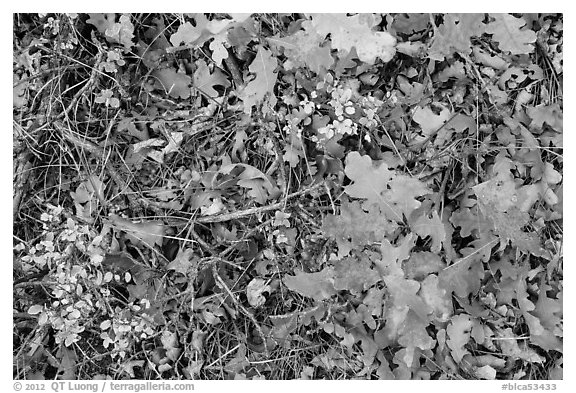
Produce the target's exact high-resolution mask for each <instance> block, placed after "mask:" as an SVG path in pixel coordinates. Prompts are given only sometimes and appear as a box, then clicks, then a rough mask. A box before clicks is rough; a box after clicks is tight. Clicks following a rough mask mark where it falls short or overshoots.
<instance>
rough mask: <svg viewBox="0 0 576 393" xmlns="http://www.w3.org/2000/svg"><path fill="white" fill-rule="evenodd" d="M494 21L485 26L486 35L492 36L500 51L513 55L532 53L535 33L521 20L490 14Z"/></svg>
mask: <svg viewBox="0 0 576 393" xmlns="http://www.w3.org/2000/svg"><path fill="white" fill-rule="evenodd" d="M491 15H492V16H493V17H494V18H495V20H494V21H493V22H490V23H489V24H488V25H487V26H486V33H488V34H492V38H493V39H494V41H496V42H498V47H499V48H500V50H502V51H506V52H510V53H511V54H513V55H522V54H526V53H531V52H532V51H534V43H535V42H536V33H535V32H534V31H532V30H530V29H528V28H524V29H523V28H522V27H523V26H524V25H526V21H525V20H524V19H523V18H516V17H515V16H512V15H510V14H491Z"/></svg>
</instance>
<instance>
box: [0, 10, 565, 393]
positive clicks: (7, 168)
mask: <svg viewBox="0 0 576 393" xmlns="http://www.w3.org/2000/svg"><path fill="white" fill-rule="evenodd" d="M166 6H168V7H169V11H170V12H174V11H180V12H183V11H193V12H294V10H296V11H298V12H514V11H516V12H518V11H521V12H544V11H548V12H564V26H565V31H564V34H565V36H566V39H565V41H564V42H565V44H564V62H565V63H564V64H565V65H564V69H566V70H570V69H572V68H571V66H570V64H574V62H573V59H572V58H573V52H572V49H571V48H572V44H573V42H574V34H573V29H572V25H571V21H572V14H571V13H570V12H568V11H569V9H568V4H567V2H559V1H556V2H554V3H551V2H541V1H540V2H535V1H530V2H528V1H521V0H514V1H502V0H500V1H493V0H491V1H477V2H470V1H467V2H438V1H422V0H412V1H397V2H389V1H382V0H380V1H378V2H376V1H372V0H371V1H362V2H360V1H355V2H351V1H346V2H338V3H336V2H314V1H313V0H292V1H289V0H286V1H283V2H280V1H277V2H273V3H272V2H263V1H258V2H253V1H252V2H247V1H239V0H235V1H233V0H227V1H218V2H196V1H194V0H188V1H186V2H184V1H180V0H178V1H170V2H169V3H168V4H166V3H162V2H159V1H156V2H148V3H144V2H137V3H136V2H127V1H124V2H119V1H117V0H116V1H109V0H99V1H95V2H91V3H81V2H78V1H77V0H76V1H50V2H46V1H39V0H29V1H26V2H20V3H17V2H10V3H9V4H2V7H6V8H8V11H9V12H3V13H2V14H1V15H2V22H3V23H2V24H1V25H0V26H1V28H2V30H4V34H2V45H3V48H2V49H3V50H2V52H0V53H2V54H3V55H4V56H5V61H3V62H1V63H0V64H1V66H2V67H3V68H5V71H3V72H2V74H1V75H3V78H2V80H3V85H4V88H3V89H2V92H3V94H2V119H3V122H2V124H3V126H4V127H2V128H3V129H4V134H5V137H4V138H5V139H4V142H3V143H0V149H2V150H1V153H0V154H1V157H4V158H5V160H6V161H8V157H11V156H12V151H11V149H10V148H11V146H12V144H11V143H8V138H10V136H11V129H12V126H11V120H12V103H11V102H12V98H11V96H9V93H10V92H11V90H12V76H11V75H12V72H11V70H9V67H10V62H9V61H8V55H9V54H10V53H12V13H13V12H54V11H55V10H56V11H58V12H63V11H65V12H78V11H79V10H81V11H82V12H88V11H89V12H110V11H114V12H133V11H138V12H167V11H163V10H162V9H164V10H166ZM572 87H574V85H573V77H572V74H571V72H570V71H568V73H565V81H564V91H565V94H564V106H565V107H566V108H568V110H567V111H566V112H565V113H564V123H565V125H564V128H566V130H567V132H566V133H565V134H564V144H565V146H573V142H574V141H573V139H574V136H573V133H574V132H576V131H573V130H571V126H572V125H573V124H574V118H573V112H572V111H573V110H574V109H572V108H573V107H572V105H571V104H570V103H571V102H572V103H573V102H574V100H573V98H572V92H574V90H572ZM10 140H11V139H10ZM564 157H565V164H564V172H563V173H564V175H565V176H566V174H569V175H570V176H567V177H566V178H565V179H564V194H565V195H566V197H567V198H566V201H567V203H566V204H565V206H564V212H565V220H564V222H565V223H566V225H565V228H564V237H565V239H567V240H568V241H567V242H565V245H566V246H567V247H566V248H565V251H566V255H567V257H566V258H565V260H566V261H567V263H566V264H564V269H565V274H564V275H565V276H568V277H571V276H573V273H574V267H573V263H574V261H573V259H572V257H570V256H571V255H574V253H573V249H572V247H571V245H572V244H573V243H572V241H573V240H572V239H573V237H572V235H573V225H574V221H573V218H574V208H573V205H572V204H571V193H572V191H573V190H574V188H573V186H574V183H573V174H574V173H576V172H575V171H574V169H570V168H573V167H574V162H573V157H572V154H571V151H570V150H568V151H567V152H566V154H564ZM0 173H1V176H2V184H6V186H7V187H6V190H8V189H11V188H8V182H9V178H10V177H11V165H10V164H9V163H8V162H5V163H4V164H3V166H2V170H0ZM2 200H4V203H3V204H2V205H1V206H4V209H9V207H10V209H9V211H8V212H7V213H6V214H10V217H12V210H11V206H12V197H11V194H10V193H8V192H6V193H3V194H2ZM3 221H4V224H2V226H1V228H2V236H0V241H1V242H2V248H1V250H2V252H3V254H4V255H5V256H6V259H5V260H4V261H5V262H4V263H5V264H6V266H5V268H4V270H5V272H4V274H2V278H1V280H2V281H1V288H2V291H3V292H2V296H1V300H0V301H1V304H2V306H3V307H2V309H1V310H2V313H3V315H5V319H6V321H5V323H2V324H0V329H1V333H0V338H1V342H2V343H5V345H2V348H4V349H3V350H2V358H1V360H2V363H1V364H2V367H1V368H0V369H1V370H2V375H1V378H0V386H1V387H4V388H5V390H6V391H13V390H12V389H13V387H12V356H11V355H10V354H11V352H12V351H11V348H12V346H11V344H10V342H9V341H8V337H12V322H11V321H12V317H11V316H10V314H9V313H11V311H9V310H10V309H9V307H8V305H9V304H10V305H11V304H12V285H11V273H10V272H11V269H10V266H9V265H8V263H9V262H8V261H9V260H10V259H12V258H9V255H10V254H11V253H12V239H11V236H10V235H9V233H10V232H11V229H12V222H11V220H8V218H7V217H6V218H5V219H4V220H3ZM570 280H572V279H570V278H568V282H570ZM572 288H573V287H571V286H570V285H568V286H567V287H566V288H565V292H564V299H565V300H564V319H565V322H564V331H565V333H566V334H565V336H564V354H565V357H564V381H554V382H555V383H556V384H557V386H558V389H557V390H560V389H562V391H565V389H566V388H567V387H568V386H569V385H573V382H574V380H575V378H574V371H576V370H574V367H573V365H574V362H573V359H574V355H573V354H574V337H573V336H572V334H571V333H572V328H573V327H574V311H573V310H572V307H571V305H572V301H573V300H574V291H573V289H572ZM232 382H234V385H231V383H232ZM535 382H538V383H539V382H543V383H546V381H535ZM502 383H504V382H503V381H434V382H423V383H421V384H418V388H423V389H427V390H430V391H442V392H458V393H461V392H462V391H463V390H464V391H466V392H477V391H478V392H480V391H481V392H487V391H488V392H496V391H500V390H501V385H502ZM360 384H362V386H360ZM368 384H370V386H368ZM376 384H378V385H376ZM278 385H280V389H281V390H284V389H286V390H288V389H289V390H294V389H304V390H309V389H310V390H311V389H318V388H328V389H329V391H330V392H340V391H342V392H344V391H346V392H347V393H349V391H350V390H351V389H358V388H364V389H366V388H367V389H378V390H381V389H387V388H393V389H414V388H416V386H417V385H416V382H415V381H395V382H386V381H338V382H334V381H278V382H273V381H258V382H256V383H254V382H252V383H248V382H244V383H242V382H240V381H223V382H216V381H214V382H210V381H197V382H196V386H197V387H196V389H195V390H197V391H207V390H211V389H214V388H216V389H222V390H224V389H231V390H235V391H240V392H241V391H249V392H251V393H252V392H256V391H266V392H267V393H268V392H269V391H270V389H278V388H279V386H278ZM328 385H329V386H328ZM420 385H421V386H420ZM2 390H4V389H2Z"/></svg>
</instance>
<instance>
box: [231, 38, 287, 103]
mask: <svg viewBox="0 0 576 393" xmlns="http://www.w3.org/2000/svg"><path fill="white" fill-rule="evenodd" d="M277 66H278V61H277V60H276V58H275V57H274V56H272V52H270V51H269V50H268V49H265V48H264V47H263V46H259V47H258V52H256V57H255V58H254V60H253V61H252V63H250V67H249V68H248V69H249V70H250V72H251V73H252V74H254V75H255V77H254V79H252V80H251V81H250V82H248V84H247V85H246V87H245V88H244V89H243V90H242V91H241V92H240V95H239V96H240V98H241V99H242V101H243V102H244V112H245V113H250V112H251V111H252V106H254V105H258V104H260V103H261V102H262V101H264V98H265V97H266V95H267V94H270V100H271V101H270V106H271V107H273V106H274V105H275V103H276V97H275V96H274V85H275V84H276V78H277V73H276V72H275V69H276V67H277Z"/></svg>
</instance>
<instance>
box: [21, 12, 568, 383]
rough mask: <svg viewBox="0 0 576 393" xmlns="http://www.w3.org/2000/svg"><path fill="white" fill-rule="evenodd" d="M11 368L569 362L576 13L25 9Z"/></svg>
mask: <svg viewBox="0 0 576 393" xmlns="http://www.w3.org/2000/svg"><path fill="white" fill-rule="evenodd" d="M13 21H14V41H13V48H14V52H13V75H14V83H13V86H14V101H13V198H14V199H13V200H14V205H13V206H14V210H13V218H14V224H13V245H14V248H13V261H14V264H13V294H14V298H13V375H14V378H15V379H81V380H92V379H158V380H160V379H162V380H166V379H209V380H214V379H267V380H268V379H351V378H359V379H388V380H391V379H420V380H421V379H503V380H504V379H510V380H511V379H517V380H524V379H530V380H545V379H561V378H562V369H563V350H562V341H563V322H562V321H563V307H562V299H563V258H562V255H563V210H562V206H563V193H562V188H563V143H562V137H563V133H562V132H563V91H562V78H563V61H562V56H563V18H562V15H560V14H184V15H182V14H15V15H14V19H13Z"/></svg>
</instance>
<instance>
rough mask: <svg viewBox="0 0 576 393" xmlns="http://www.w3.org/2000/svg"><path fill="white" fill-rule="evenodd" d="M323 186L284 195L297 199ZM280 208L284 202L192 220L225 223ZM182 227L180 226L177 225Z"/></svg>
mask: <svg viewBox="0 0 576 393" xmlns="http://www.w3.org/2000/svg"><path fill="white" fill-rule="evenodd" d="M323 185H324V182H323V181H322V182H319V183H315V184H313V185H311V186H309V187H307V188H305V189H303V190H300V191H297V192H294V193H292V194H289V195H286V199H292V198H296V197H299V196H301V195H305V194H308V193H310V192H312V191H314V190H317V189H318V188H320V187H322V186H323ZM282 206H284V201H282V202H276V203H273V204H272V205H268V206H260V207H251V208H249V209H246V210H238V211H235V212H232V213H225V214H218V215H214V216H204V217H198V218H197V219H195V220H193V221H194V222H195V223H197V224H208V223H214V222H226V221H232V220H238V219H240V218H244V217H248V216H252V215H254V214H260V213H266V212H269V211H272V210H278V209H281V208H282ZM186 224H187V223H186ZM176 225H178V224H176ZM179 225H182V224H179Z"/></svg>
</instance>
